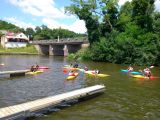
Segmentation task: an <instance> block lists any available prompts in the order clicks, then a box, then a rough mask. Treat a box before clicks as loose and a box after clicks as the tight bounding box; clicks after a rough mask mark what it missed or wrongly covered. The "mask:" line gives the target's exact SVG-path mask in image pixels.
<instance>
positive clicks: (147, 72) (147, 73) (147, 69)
mask: <svg viewBox="0 0 160 120" xmlns="http://www.w3.org/2000/svg"><path fill="white" fill-rule="evenodd" d="M143 73H144V75H145V76H146V77H151V75H152V73H151V70H150V69H149V68H145V69H144V70H143Z"/></svg>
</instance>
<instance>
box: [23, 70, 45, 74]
mask: <svg viewBox="0 0 160 120" xmlns="http://www.w3.org/2000/svg"><path fill="white" fill-rule="evenodd" d="M39 73H43V71H40V70H37V71H35V72H27V73H26V74H28V75H36V74H39Z"/></svg>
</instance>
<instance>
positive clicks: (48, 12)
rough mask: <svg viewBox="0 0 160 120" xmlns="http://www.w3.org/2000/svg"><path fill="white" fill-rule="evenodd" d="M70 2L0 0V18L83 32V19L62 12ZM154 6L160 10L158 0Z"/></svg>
mask: <svg viewBox="0 0 160 120" xmlns="http://www.w3.org/2000/svg"><path fill="white" fill-rule="evenodd" d="M126 1H131V0H119V5H123V4H124V3H125V2H126ZM71 3H72V2H71V1H70V0H1V4H0V11H1V12H0V19H1V20H5V21H7V22H9V23H12V24H15V25H16V26H19V27H21V28H27V27H32V28H35V27H36V26H41V25H46V26H47V27H48V28H51V29H53V28H59V27H61V28H64V29H68V30H70V31H74V32H76V33H85V32H86V31H87V30H86V28H85V23H84V21H83V20H79V19H78V17H77V16H73V15H68V14H67V15H66V14H65V12H64V7H65V6H69V5H70V4H71ZM155 6H156V10H157V11H160V0H156V2H155Z"/></svg>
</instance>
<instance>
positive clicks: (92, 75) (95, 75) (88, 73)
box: [86, 72, 110, 77]
mask: <svg viewBox="0 0 160 120" xmlns="http://www.w3.org/2000/svg"><path fill="white" fill-rule="evenodd" d="M86 74H87V75H88V76H91V77H107V76H110V75H108V74H101V73H99V74H94V73H92V72H87V73H86Z"/></svg>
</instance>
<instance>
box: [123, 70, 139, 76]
mask: <svg viewBox="0 0 160 120" xmlns="http://www.w3.org/2000/svg"><path fill="white" fill-rule="evenodd" d="M121 72H125V73H131V74H134V75H142V73H141V72H138V71H129V70H125V69H121Z"/></svg>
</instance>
